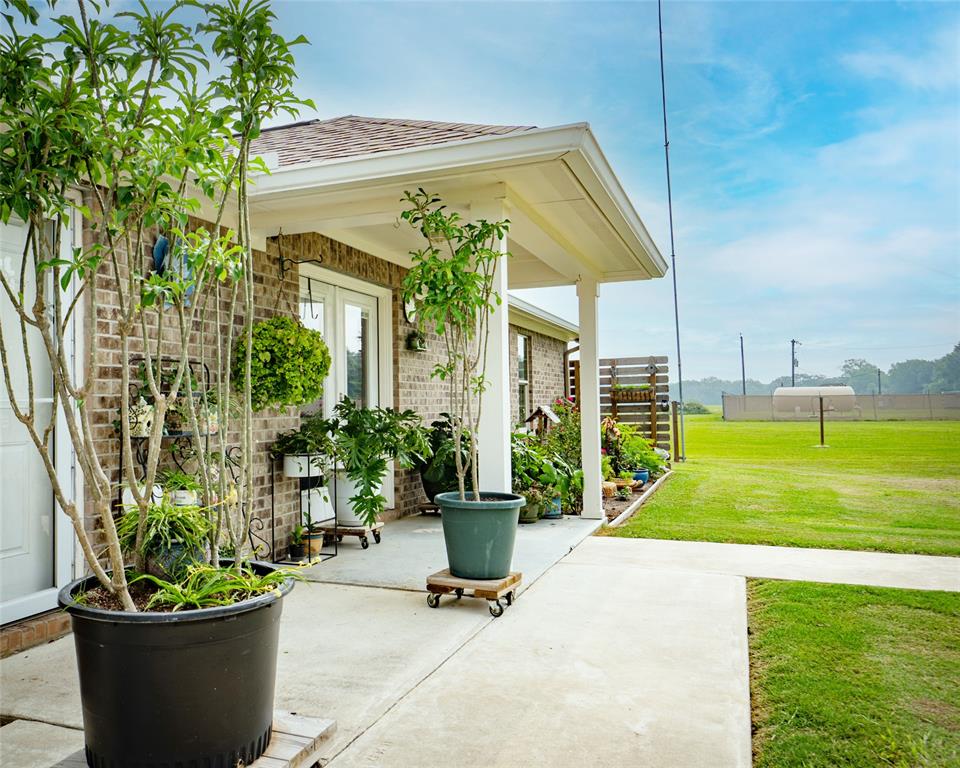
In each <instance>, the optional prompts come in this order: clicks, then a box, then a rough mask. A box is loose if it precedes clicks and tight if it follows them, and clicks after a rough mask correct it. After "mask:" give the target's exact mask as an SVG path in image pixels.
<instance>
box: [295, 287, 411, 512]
mask: <svg viewBox="0 0 960 768" xmlns="http://www.w3.org/2000/svg"><path fill="white" fill-rule="evenodd" d="M301 274H302V275H303V273H301ZM313 274H316V275H318V276H317V277H313V276H310V273H308V274H306V275H303V276H301V278H300V318H301V320H302V322H303V324H304V325H305V326H306V327H308V328H313V329H315V330H318V331H320V332H321V333H322V334H323V338H324V340H325V341H326V342H327V346H328V347H329V349H330V359H331V364H330V372H329V374H328V375H327V379H326V382H325V383H324V388H323V398H322V404H318V406H319V407H318V406H314V410H322V412H323V414H324V415H325V416H330V415H332V413H333V408H334V406H336V404H337V403H338V402H340V401H341V400H342V399H343V398H344V397H349V398H350V399H351V400H353V401H354V402H355V403H356V404H357V405H358V406H360V407H363V408H375V407H377V406H379V405H381V404H384V405H388V404H390V403H391V401H392V394H391V393H392V379H390V377H391V374H392V370H393V369H392V347H391V346H390V345H389V336H390V333H389V329H390V325H389V323H390V318H389V311H390V306H391V304H390V302H391V299H392V296H391V293H390V291H389V289H384V288H380V287H379V286H374V285H369V286H367V285H365V284H364V283H363V282H361V281H359V280H354V279H351V278H346V277H344V276H340V275H336V274H334V273H330V272H329V271H328V270H319V269H315V270H313ZM332 281H336V282H332ZM367 291H369V293H368V292H367ZM385 323H386V325H385ZM387 380H389V382H388V381H387ZM305 410H307V411H309V410H311V409H310V407H308V408H306V409H305ZM393 494H394V488H393V465H392V463H391V465H390V471H389V472H388V475H387V478H386V480H385V482H384V487H383V495H384V496H385V497H386V498H387V506H388V507H392V506H393V504H394V496H393Z"/></svg>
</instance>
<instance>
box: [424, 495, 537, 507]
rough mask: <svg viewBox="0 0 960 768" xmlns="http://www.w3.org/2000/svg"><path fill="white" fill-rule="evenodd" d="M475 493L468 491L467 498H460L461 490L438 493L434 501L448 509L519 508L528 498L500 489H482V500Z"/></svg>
mask: <svg viewBox="0 0 960 768" xmlns="http://www.w3.org/2000/svg"><path fill="white" fill-rule="evenodd" d="M471 496H473V493H472V492H470V493H468V498H467V499H461V498H460V492H459V491H448V492H446V493H438V494H437V495H436V496H435V497H434V499H433V503H434V504H436V505H437V506H438V507H446V508H448V509H483V510H485V509H491V510H492V509H518V508H519V507H522V506H523V505H524V504H526V503H527V500H526V499H525V498H523V496H520V495H518V494H516V493H503V492H500V491H480V497H481V500H480V501H476V500H474V499H473V498H470V497H471Z"/></svg>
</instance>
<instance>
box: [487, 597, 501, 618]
mask: <svg viewBox="0 0 960 768" xmlns="http://www.w3.org/2000/svg"><path fill="white" fill-rule="evenodd" d="M490 615H491V616H493V618H497V616H503V603H501V602H500V601H499V600H497V601H496V602H493V603H490Z"/></svg>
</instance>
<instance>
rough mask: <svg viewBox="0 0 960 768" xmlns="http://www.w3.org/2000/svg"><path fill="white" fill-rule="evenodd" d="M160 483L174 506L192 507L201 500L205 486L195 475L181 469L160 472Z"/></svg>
mask: <svg viewBox="0 0 960 768" xmlns="http://www.w3.org/2000/svg"><path fill="white" fill-rule="evenodd" d="M160 484H161V485H162V486H163V490H164V493H165V495H166V497H167V498H168V499H170V502H171V503H172V504H173V505H174V506H178V507H191V506H197V504H199V502H200V492H201V491H202V490H203V486H201V485H200V481H199V480H197V478H196V477H194V476H193V475H191V474H189V473H187V472H183V471H182V470H179V469H167V470H163V471H162V472H161V473H160Z"/></svg>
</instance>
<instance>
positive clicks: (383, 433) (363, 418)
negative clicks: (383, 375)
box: [328, 397, 430, 526]
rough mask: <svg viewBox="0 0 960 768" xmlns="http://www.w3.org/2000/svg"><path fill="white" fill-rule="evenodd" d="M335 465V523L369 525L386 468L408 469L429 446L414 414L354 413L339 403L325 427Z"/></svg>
mask: <svg viewBox="0 0 960 768" xmlns="http://www.w3.org/2000/svg"><path fill="white" fill-rule="evenodd" d="M328 425H329V430H330V434H331V437H332V442H333V455H334V458H335V460H336V462H337V470H336V472H337V476H336V482H337V521H338V522H339V523H340V524H341V525H361V526H362V525H373V524H374V523H376V522H377V518H378V517H379V516H380V515H381V514H382V513H383V509H384V506H385V504H386V499H385V498H384V497H383V494H382V493H381V490H382V487H383V479H384V477H386V474H387V469H388V462H389V461H391V460H394V461H396V463H397V464H398V465H399V466H400V467H404V468H409V467H412V466H414V465H415V464H416V463H417V462H422V461H424V460H425V459H426V458H427V457H429V456H430V440H429V437H428V433H427V430H426V429H424V427H423V425H422V423H421V421H420V417H419V416H418V415H417V414H416V413H415V412H414V411H410V410H407V411H396V410H394V409H393V408H358V407H357V405H356V403H354V402H353V401H352V400H351V399H350V398H348V397H345V398H344V399H343V400H341V401H340V402H339V403H337V405H336V407H335V408H334V410H333V417H332V418H331V419H330V420H329V422H328Z"/></svg>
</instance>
